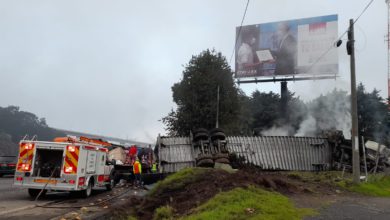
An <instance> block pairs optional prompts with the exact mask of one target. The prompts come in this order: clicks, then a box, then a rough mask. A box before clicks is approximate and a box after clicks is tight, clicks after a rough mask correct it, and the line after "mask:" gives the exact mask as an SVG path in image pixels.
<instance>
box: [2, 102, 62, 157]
mask: <svg viewBox="0 0 390 220" xmlns="http://www.w3.org/2000/svg"><path fill="white" fill-rule="evenodd" d="M25 135H28V136H29V137H30V138H32V137H33V136H34V135H36V136H37V138H38V140H40V141H51V140H53V138H55V137H58V136H65V134H64V133H62V132H60V131H58V130H56V129H53V128H50V127H49V126H48V125H47V124H46V119H45V118H39V117H37V116H36V115H35V114H33V113H31V112H26V111H21V110H20V108H19V107H17V106H8V107H0V154H16V153H17V150H18V149H17V144H18V143H19V141H20V140H21V139H23V137H24V136H25Z"/></svg>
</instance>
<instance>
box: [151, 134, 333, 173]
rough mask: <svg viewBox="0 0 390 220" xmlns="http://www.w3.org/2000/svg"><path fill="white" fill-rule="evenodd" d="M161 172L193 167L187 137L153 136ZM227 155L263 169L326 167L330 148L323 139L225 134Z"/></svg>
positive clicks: (315, 168) (194, 152)
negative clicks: (226, 135) (155, 141)
mask: <svg viewBox="0 0 390 220" xmlns="http://www.w3.org/2000/svg"><path fill="white" fill-rule="evenodd" d="M157 147H158V158H159V166H160V169H161V172H168V173H169V172H177V171H179V170H181V169H183V168H187V167H194V166H196V158H197V157H198V152H197V151H196V148H195V149H194V146H193V142H192V138H191V137H163V136H159V137H158V139H157ZM226 148H227V150H228V151H229V153H230V154H235V155H236V156H237V157H238V158H243V159H244V161H245V163H246V164H250V165H255V166H258V167H261V168H263V169H265V170H301V171H317V170H328V169H330V168H331V164H332V156H331V154H332V149H331V147H330V145H329V143H328V140H327V138H321V137H293V136H258V137H232V136H228V137H226Z"/></svg>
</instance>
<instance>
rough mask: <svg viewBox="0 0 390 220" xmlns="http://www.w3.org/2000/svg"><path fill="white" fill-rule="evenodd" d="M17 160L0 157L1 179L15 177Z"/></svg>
mask: <svg viewBox="0 0 390 220" xmlns="http://www.w3.org/2000/svg"><path fill="white" fill-rule="evenodd" d="M16 159H17V158H16V156H0V177H2V176H4V175H14V173H15V167H16Z"/></svg>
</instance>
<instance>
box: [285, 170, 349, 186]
mask: <svg viewBox="0 0 390 220" xmlns="http://www.w3.org/2000/svg"><path fill="white" fill-rule="evenodd" d="M287 176H288V177H289V178H291V179H296V180H301V181H303V182H320V183H329V184H334V183H335V182H339V181H341V180H342V179H341V176H342V172H341V171H321V172H318V173H316V172H304V171H291V172H288V173H287ZM344 178H350V174H349V173H344Z"/></svg>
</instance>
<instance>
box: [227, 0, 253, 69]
mask: <svg viewBox="0 0 390 220" xmlns="http://www.w3.org/2000/svg"><path fill="white" fill-rule="evenodd" d="M248 5H249V0H248V1H247V2H246V7H245V11H244V15H243V16H242V20H241V25H240V29H238V35H237V37H236V43H235V44H234V47H233V52H232V55H231V56H230V61H229V64H231V63H232V59H233V55H234V51H235V50H236V46H237V41H238V37H239V36H240V33H241V28H242V24H243V23H244V20H245V15H246V11H247V10H248Z"/></svg>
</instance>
